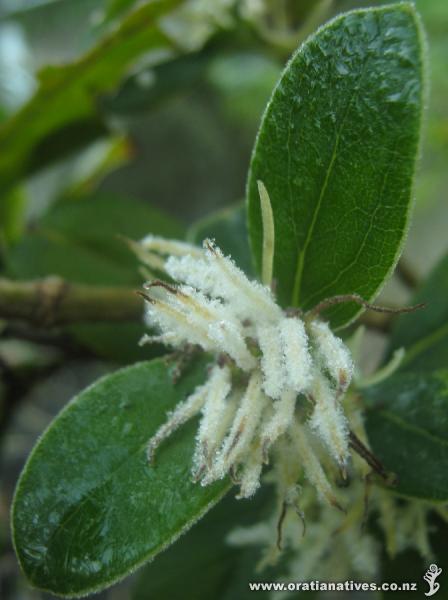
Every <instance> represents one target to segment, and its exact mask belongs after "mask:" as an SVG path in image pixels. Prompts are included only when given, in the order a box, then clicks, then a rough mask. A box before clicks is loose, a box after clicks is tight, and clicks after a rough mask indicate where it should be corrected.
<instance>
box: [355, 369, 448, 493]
mask: <svg viewBox="0 0 448 600" xmlns="http://www.w3.org/2000/svg"><path fill="white" fill-rule="evenodd" d="M363 395H365V398H366V400H367V403H368V410H367V414H366V428H367V433H368V436H369V441H370V444H371V447H372V450H373V452H374V454H375V455H376V456H377V457H378V458H379V459H380V460H381V461H382V462H383V463H384V465H385V467H386V468H387V469H388V470H390V471H392V472H393V473H395V474H396V476H397V478H398V481H397V485H396V488H394V489H395V491H396V492H398V493H400V494H404V495H406V496H412V497H415V498H422V499H426V500H434V501H447V500H448V480H447V477H446V474H447V473H448V371H440V372H437V373H434V374H431V375H429V374H426V373H425V374H414V373H403V374H397V375H395V376H393V377H391V378H389V379H387V380H386V381H384V382H383V383H381V384H379V385H377V386H375V387H372V388H369V389H366V390H364V391H363Z"/></svg>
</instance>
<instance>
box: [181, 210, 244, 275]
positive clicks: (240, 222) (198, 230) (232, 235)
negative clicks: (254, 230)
mask: <svg viewBox="0 0 448 600" xmlns="http://www.w3.org/2000/svg"><path fill="white" fill-rule="evenodd" d="M205 238H212V239H214V240H215V241H216V243H217V245H218V246H219V247H220V248H221V250H222V251H223V252H224V253H225V254H227V255H228V254H230V256H231V257H232V258H233V260H234V261H235V262H236V264H237V265H238V266H239V267H240V268H241V269H243V271H244V272H245V273H246V274H247V275H252V274H253V266H252V260H251V254H250V248H249V243H248V239H247V226H246V210H245V206H244V204H242V203H241V204H238V205H236V206H232V207H230V208H225V209H224V210H220V211H218V212H215V213H213V214H211V215H209V216H208V217H205V218H204V219H201V220H200V221H197V222H196V223H194V225H192V227H191V228H190V230H189V231H188V233H187V239H188V240H189V241H190V242H192V243H193V244H198V245H200V244H202V242H203V241H204V239H205Z"/></svg>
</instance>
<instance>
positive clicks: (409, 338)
mask: <svg viewBox="0 0 448 600" xmlns="http://www.w3.org/2000/svg"><path fill="white" fill-rule="evenodd" d="M411 302H412V303H415V304H417V303H420V302H425V303H426V307H425V308H423V309H421V310H419V311H417V312H415V313H413V314H412V315H401V316H400V317H399V318H398V319H397V321H396V324H395V327H394V329H393V331H392V335H391V338H390V344H389V352H388V354H389V356H390V355H391V354H392V352H393V351H394V350H396V349H397V348H401V347H404V348H405V349H406V355H405V358H404V361H403V363H402V365H401V367H400V368H401V370H406V371H413V372H415V371H433V370H435V369H444V368H448V255H447V256H445V257H444V258H443V259H442V260H441V261H440V263H439V264H438V265H437V266H436V267H435V269H434V270H433V271H432V273H431V274H430V275H429V277H428V279H427V280H426V282H425V283H424V284H423V286H422V287H421V289H420V290H418V292H417V293H416V294H415V296H414V297H413V299H412V301H411Z"/></svg>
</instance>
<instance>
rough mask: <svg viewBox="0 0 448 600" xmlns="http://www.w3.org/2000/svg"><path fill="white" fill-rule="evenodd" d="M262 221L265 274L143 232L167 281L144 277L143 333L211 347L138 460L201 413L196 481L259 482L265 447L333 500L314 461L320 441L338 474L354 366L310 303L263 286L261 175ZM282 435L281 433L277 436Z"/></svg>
mask: <svg viewBox="0 0 448 600" xmlns="http://www.w3.org/2000/svg"><path fill="white" fill-rule="evenodd" d="M260 197H261V203H262V215H263V226H264V245H263V250H264V253H263V283H260V282H258V281H251V280H249V279H248V278H247V277H246V275H245V274H244V273H243V272H242V271H241V270H240V269H239V268H238V267H237V266H236V264H235V263H234V262H233V260H232V259H231V258H230V257H228V256H225V255H224V254H223V252H222V251H221V250H220V248H218V247H217V246H216V244H215V243H214V242H213V241H212V240H210V239H206V240H205V241H204V243H203V248H202V249H200V248H198V247H196V246H193V245H190V244H186V243H183V242H175V241H172V240H165V239H163V238H159V237H155V236H148V237H146V238H145V239H143V240H142V242H141V243H140V246H139V249H138V252H139V255H140V258H141V259H142V260H143V261H144V262H145V263H146V265H147V266H149V267H150V268H151V269H153V270H157V271H159V272H160V271H162V272H163V273H164V274H165V277H166V279H168V281H161V280H159V279H155V280H152V281H150V282H148V283H147V284H146V285H145V293H144V294H143V295H144V298H145V300H146V322H147V324H148V325H149V326H151V327H152V328H154V327H156V328H157V329H158V330H159V334H158V335H152V336H149V335H146V336H145V337H144V339H143V342H161V343H163V344H166V345H168V346H171V347H173V348H175V349H185V348H186V347H188V346H191V345H195V346H199V347H201V348H202V349H203V350H204V351H206V352H207V353H210V354H211V355H212V356H214V357H215V361H214V364H213V365H212V366H211V367H210V369H209V373H208V378H207V380H206V382H205V383H204V384H202V385H200V386H199V387H197V388H196V389H195V390H194V391H193V393H192V394H191V395H190V396H188V397H187V398H186V399H185V400H184V401H183V402H181V403H179V404H178V405H177V407H176V408H175V409H174V410H173V411H172V412H171V413H169V414H168V415H167V420H166V422H165V423H164V425H162V426H161V427H160V428H159V430H158V431H157V432H156V433H155V435H154V436H153V437H152V438H151V439H150V440H149V443H148V460H150V461H151V460H152V459H153V457H154V454H155V452H156V450H157V448H158V447H159V445H160V444H161V443H162V442H163V441H164V440H165V439H166V438H167V437H168V436H169V435H171V433H172V432H173V431H174V430H175V429H177V428H178V427H180V426H181V425H182V424H183V423H185V422H186V421H187V420H188V419H191V418H192V417H194V416H195V415H198V414H200V415H201V418H200V423H199V428H198V431H197V435H196V447H195V451H194V457H193V461H192V474H193V477H194V479H195V480H197V481H199V482H200V483H201V484H202V485H209V484H210V483H212V482H214V481H216V480H218V479H222V478H224V477H225V476H226V475H230V476H231V477H232V478H233V480H234V481H235V482H236V483H238V485H239V494H238V497H239V498H248V497H250V496H252V495H253V494H254V493H255V492H256V490H257V488H258V487H259V486H260V476H261V474H262V470H263V465H264V464H268V463H269V460H270V457H274V460H275V461H279V462H280V463H282V464H283V463H285V461H286V463H288V461H290V462H294V463H295V464H296V463H298V464H300V465H301V466H302V468H303V470H304V473H305V475H306V476H307V478H308V480H309V481H310V482H311V483H312V485H313V486H314V487H315V488H316V490H317V492H318V494H319V496H320V497H321V498H322V499H325V500H327V501H328V502H330V503H331V504H334V505H337V500H336V498H335V495H334V494H333V491H332V486H331V484H330V482H329V479H328V478H327V475H326V472H325V469H324V467H323V466H322V464H321V460H320V458H319V453H318V452H316V442H317V445H319V443H320V442H321V443H322V444H321V445H323V447H325V449H326V451H327V455H329V456H330V457H331V459H332V461H334V463H335V464H337V465H338V467H339V468H340V470H341V472H342V473H344V472H345V469H346V467H347V463H348V461H349V454H350V449H349V424H348V421H347V418H346V416H345V415H344V410H343V406H342V401H343V398H344V394H345V392H346V390H347V388H348V387H349V385H350V382H351V379H352V376H353V371H354V367H353V361H352V358H351V355H350V352H349V350H348V348H347V346H346V345H345V344H344V343H343V342H342V340H341V339H339V338H338V337H336V336H335V335H334V333H333V332H332V331H331V329H330V327H329V325H328V323H326V322H325V321H323V320H321V319H320V317H319V316H318V314H317V313H316V312H313V311H310V312H308V313H306V314H303V313H302V312H301V311H298V310H295V311H291V310H290V311H285V310H283V309H282V308H281V307H280V306H279V305H278V304H277V303H276V300H275V296H274V294H273V292H272V290H271V288H270V286H269V285H268V283H269V282H268V281H267V280H269V281H270V279H271V275H272V258H273V248H274V229H273V219H272V211H271V206H270V202H269V197H268V195H267V191H266V190H265V188H264V186H263V185H262V184H261V183H260ZM279 441H281V444H279ZM281 473H282V477H283V481H282V482H281V484H280V483H279V485H281V487H282V489H284V493H285V497H288V498H294V497H296V494H295V493H294V490H295V489H296V487H297V479H298V477H299V472H298V471H297V469H296V468H295V466H294V467H293V466H292V465H291V468H288V465H286V467H285V468H283V469H281Z"/></svg>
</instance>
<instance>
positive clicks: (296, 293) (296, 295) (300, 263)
mask: <svg viewBox="0 0 448 600" xmlns="http://www.w3.org/2000/svg"><path fill="white" fill-rule="evenodd" d="M378 35H380V34H378ZM368 62H369V59H368V58H367V59H366V60H365V61H364V63H363V65H362V68H361V72H360V74H359V79H358V85H357V86H356V87H355V89H354V90H353V93H352V95H351V97H350V100H349V102H348V103H347V108H346V111H345V113H344V115H343V117H342V120H341V123H340V125H339V129H338V130H337V131H336V136H335V141H334V145H333V151H332V154H331V158H330V162H329V164H328V167H327V170H326V173H325V178H324V181H323V183H322V186H321V189H320V193H319V198H318V201H317V203H316V207H315V209H314V212H313V216H312V219H311V224H310V227H309V229H308V231H307V235H306V238H305V243H304V244H303V248H302V250H301V251H300V253H299V256H298V258H297V268H296V274H295V278H294V287H293V292H292V299H291V305H292V306H298V305H299V300H300V292H301V285H302V278H303V271H304V267H305V255H306V252H307V250H308V246H309V244H310V243H311V239H312V237H313V233H314V228H315V226H316V222H317V218H318V216H319V213H320V209H321V207H322V203H323V200H324V197H325V194H326V191H327V188H328V184H329V181H330V177H331V175H332V172H333V167H334V163H335V161H336V157H337V151H338V147H339V141H340V139H341V135H342V130H343V128H344V126H345V122H346V120H347V117H348V114H349V112H350V108H351V106H352V102H353V100H354V99H355V98H356V97H357V95H358V93H359V89H360V85H361V82H362V79H363V77H364V74H365V72H366V67H367V64H368Z"/></svg>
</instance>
